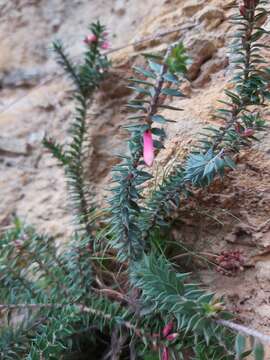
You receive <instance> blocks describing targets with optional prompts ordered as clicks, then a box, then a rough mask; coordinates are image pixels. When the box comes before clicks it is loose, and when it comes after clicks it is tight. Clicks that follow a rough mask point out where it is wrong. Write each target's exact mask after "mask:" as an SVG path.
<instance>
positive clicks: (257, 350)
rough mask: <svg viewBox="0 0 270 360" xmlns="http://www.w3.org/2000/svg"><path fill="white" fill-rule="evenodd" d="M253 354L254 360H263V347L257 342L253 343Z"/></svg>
mask: <svg viewBox="0 0 270 360" xmlns="http://www.w3.org/2000/svg"><path fill="white" fill-rule="evenodd" d="M253 352H254V357H255V360H264V347H263V345H262V344H261V343H259V342H258V341H256V342H255V345H254V348H253Z"/></svg>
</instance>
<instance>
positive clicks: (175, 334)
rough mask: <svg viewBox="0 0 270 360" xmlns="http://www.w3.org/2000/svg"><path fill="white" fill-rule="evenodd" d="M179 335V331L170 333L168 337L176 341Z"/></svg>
mask: <svg viewBox="0 0 270 360" xmlns="http://www.w3.org/2000/svg"><path fill="white" fill-rule="evenodd" d="M177 337H178V333H173V334H169V335H168V336H167V337H166V339H167V340H169V341H174V340H175V339H176V338H177Z"/></svg>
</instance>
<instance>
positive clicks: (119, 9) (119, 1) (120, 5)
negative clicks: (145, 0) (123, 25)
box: [113, 0, 127, 16]
mask: <svg viewBox="0 0 270 360" xmlns="http://www.w3.org/2000/svg"><path fill="white" fill-rule="evenodd" d="M126 5H127V4H125V0H116V3H115V6H114V7H113V11H114V12H115V13H116V14H117V15H119V16H123V15H125V12H126V9H125V7H126Z"/></svg>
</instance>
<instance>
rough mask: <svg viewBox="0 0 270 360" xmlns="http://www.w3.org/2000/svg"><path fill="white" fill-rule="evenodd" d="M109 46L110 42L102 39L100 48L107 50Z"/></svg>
mask: <svg viewBox="0 0 270 360" xmlns="http://www.w3.org/2000/svg"><path fill="white" fill-rule="evenodd" d="M109 48H110V43H109V42H108V41H104V42H103V43H102V45H101V49H104V50H107V49H109Z"/></svg>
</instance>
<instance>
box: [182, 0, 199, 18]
mask: <svg viewBox="0 0 270 360" xmlns="http://www.w3.org/2000/svg"><path fill="white" fill-rule="evenodd" d="M203 7H204V2H203V1H197V0H191V1H188V4H187V5H185V6H184V7H183V8H182V14H183V15H184V16H187V17H190V16H193V15H194V14H196V12H198V11H199V10H201V9H202V8H203Z"/></svg>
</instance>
